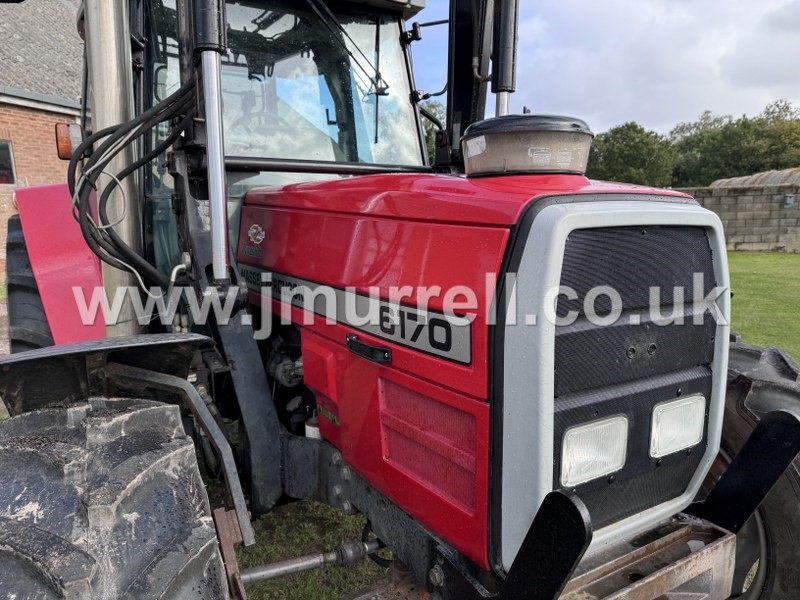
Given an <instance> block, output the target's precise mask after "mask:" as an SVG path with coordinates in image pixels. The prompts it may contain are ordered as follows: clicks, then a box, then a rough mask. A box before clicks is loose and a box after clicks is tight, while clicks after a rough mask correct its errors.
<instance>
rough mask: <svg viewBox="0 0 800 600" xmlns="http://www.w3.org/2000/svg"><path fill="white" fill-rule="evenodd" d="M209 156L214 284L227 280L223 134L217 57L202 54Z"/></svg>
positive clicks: (210, 54)
mask: <svg viewBox="0 0 800 600" xmlns="http://www.w3.org/2000/svg"><path fill="white" fill-rule="evenodd" d="M201 57H202V63H203V96H204V100H205V117H206V150H207V156H208V200H209V204H210V207H211V272H212V276H213V279H214V281H215V282H224V281H227V280H228V277H229V275H228V208H227V204H226V200H225V189H226V188H225V147H224V140H223V134H222V83H221V78H222V76H221V68H220V55H219V53H218V52H217V51H215V50H204V51H203V52H201Z"/></svg>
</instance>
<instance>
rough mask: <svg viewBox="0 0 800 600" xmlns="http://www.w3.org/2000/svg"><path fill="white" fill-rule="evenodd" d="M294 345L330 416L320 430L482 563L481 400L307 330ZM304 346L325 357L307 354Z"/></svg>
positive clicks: (484, 422) (485, 435)
mask: <svg viewBox="0 0 800 600" xmlns="http://www.w3.org/2000/svg"><path fill="white" fill-rule="evenodd" d="M302 344H303V356H304V369H305V374H306V383H307V385H309V387H310V388H311V389H312V390H313V391H314V392H315V393H316V394H317V395H318V397H319V396H322V397H323V398H324V400H323V404H322V405H323V406H324V407H325V408H326V409H328V410H331V409H330V408H329V407H330V406H331V404H332V405H333V406H334V408H333V411H335V414H336V418H337V420H338V423H334V422H332V421H331V420H329V419H328V418H325V416H324V412H323V413H322V414H321V418H320V420H319V424H320V431H321V433H322V435H323V437H325V438H326V439H328V440H330V441H331V442H332V443H334V444H336V445H337V446H338V447H339V449H340V450H341V451H342V454H343V455H344V457H345V459H346V460H347V461H348V462H349V463H350V464H351V465H353V466H354V467H355V468H356V469H357V470H358V471H359V473H361V474H362V475H363V476H365V477H366V478H367V479H368V480H369V482H370V483H371V484H372V485H374V486H375V487H376V488H377V489H379V490H381V491H382V492H383V493H384V494H386V495H387V496H388V497H389V498H390V499H392V500H393V501H394V502H395V503H397V504H398V505H399V506H401V507H402V508H403V510H405V511H406V512H408V513H409V514H410V515H411V516H413V517H414V518H415V519H417V520H418V521H420V522H421V523H422V524H423V525H425V526H426V527H428V528H430V529H431V531H434V532H436V533H437V534H438V535H441V536H442V537H443V538H444V539H445V540H447V541H448V542H449V543H450V544H452V545H453V546H454V547H455V548H457V549H458V550H460V551H461V552H463V553H464V555H466V556H468V557H469V558H470V559H472V560H473V561H475V562H476V563H477V564H478V565H480V566H482V567H483V568H488V567H489V565H488V556H487V544H488V508H487V507H488V485H489V484H488V481H489V405H488V404H487V403H486V402H483V401H479V400H475V399H473V398H470V397H469V396H466V395H464V394H459V393H454V392H452V391H450V390H447V389H446V388H444V387H442V386H439V385H435V384H432V383H428V382H425V381H423V380H421V379H418V378H416V377H413V376H412V375H408V374H405V373H402V372H401V371H399V370H398V369H395V368H392V367H391V366H387V365H378V364H376V363H372V362H370V361H368V360H365V359H363V358H360V357H358V356H355V355H353V354H351V353H349V352H348V351H347V349H346V348H344V347H343V346H342V345H341V344H337V343H335V342H332V341H329V340H327V339H325V338H323V337H321V336H318V335H316V334H315V333H312V332H311V331H309V330H308V329H304V330H303V335H302ZM309 351H310V352H309ZM307 352H309V353H310V354H312V355H315V356H317V357H318V356H320V355H321V354H322V353H325V354H327V356H329V357H330V359H331V362H329V363H328V364H327V365H326V366H323V365H325V361H318V360H312V361H311V363H308V362H306V359H305V356H306V353H307ZM328 367H332V368H331V369H330V371H328V372H326V373H320V372H319V369H320V368H323V369H327V368H328ZM330 377H335V381H333V382H332V383H331V381H330ZM317 385H332V388H327V389H319V388H317V387H316V386H317ZM331 396H333V397H335V398H336V400H335V401H334V400H332V399H331ZM333 411H331V412H333Z"/></svg>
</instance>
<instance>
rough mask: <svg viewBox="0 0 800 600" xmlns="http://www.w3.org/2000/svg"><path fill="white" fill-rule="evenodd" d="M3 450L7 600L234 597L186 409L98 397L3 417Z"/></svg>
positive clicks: (2, 556) (0, 546)
mask: <svg viewBox="0 0 800 600" xmlns="http://www.w3.org/2000/svg"><path fill="white" fill-rule="evenodd" d="M0 454H2V460H1V461H0V590H2V592H3V593H5V594H7V597H9V598H16V599H17V600H29V599H30V600H33V599H35V600H50V599H51V598H53V599H55V598H64V599H66V600H78V599H80V600H83V599H88V598H91V599H93V600H117V599H121V598H125V599H129V600H133V599H137V600H138V599H142V600H145V599H147V600H151V599H161V600H167V599H169V600H171V599H183V598H193V599H195V598H196V599H198V600H202V599H205V600H217V599H223V598H227V597H228V593H227V585H226V583H225V571H224V568H223V565H222V561H221V559H220V556H219V551H218V546H217V538H216V533H215V530H214V525H213V523H212V520H211V517H210V511H209V505H208V498H207V496H206V490H205V487H204V486H203V481H202V480H201V478H200V473H199V471H198V468H197V462H196V460H195V455H194V445H193V443H192V440H191V439H190V438H189V437H187V436H186V435H185V433H184V430H183V426H182V424H181V417H180V411H179V409H178V407H177V406H172V405H167V404H161V403H157V402H151V401H147V400H127V399H125V400H123V399H106V398H91V399H89V400H88V402H87V403H86V404H81V405H77V406H73V407H70V408H66V409H46V410H40V411H34V412H29V413H25V414H22V415H19V416H17V417H14V418H11V419H8V420H6V421H2V422H0ZM4 597H6V596H4Z"/></svg>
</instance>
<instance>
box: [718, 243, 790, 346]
mask: <svg viewBox="0 0 800 600" xmlns="http://www.w3.org/2000/svg"><path fill="white" fill-rule="evenodd" d="M728 261H729V263H730V272H731V290H732V291H733V294H734V297H733V301H732V302H731V313H732V329H733V330H734V331H737V332H738V333H740V334H741V336H742V341H744V342H747V343H749V344H755V345H757V346H777V347H779V348H782V349H784V350H786V351H787V352H789V354H791V355H792V356H793V357H794V358H795V359H800V314H799V313H800V254H780V253H755V252H731V253H729V254H728Z"/></svg>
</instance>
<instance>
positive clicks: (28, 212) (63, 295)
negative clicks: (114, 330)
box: [16, 184, 106, 344]
mask: <svg viewBox="0 0 800 600" xmlns="http://www.w3.org/2000/svg"><path fill="white" fill-rule="evenodd" d="M16 198H17V207H18V209H19V214H20V219H21V220H22V230H23V232H24V234H25V243H26V245H27V247H28V255H29V256H30V260H31V266H32V267H33V274H34V277H36V284H37V285H38V286H39V293H40V294H41V297H42V303H43V304H44V310H45V314H46V315H47V322H48V323H49V325H50V330H51V331H52V333H53V340H54V341H55V343H56V344H66V343H69V342H81V341H85V340H96V339H101V338H104V337H105V336H106V327H105V323H104V322H103V316H102V311H98V314H97V315H96V316H95V318H94V319H92V320H88V319H87V320H86V321H87V322H85V323H84V322H83V320H84V319H83V318H82V315H81V311H80V309H79V304H78V302H77V301H76V296H75V294H76V293H77V294H81V297H82V298H84V299H86V303H87V304H88V303H89V301H90V299H91V298H92V294H93V293H95V289H98V288H99V289H102V287H103V276H102V271H101V269H100V261H99V260H98V258H97V257H96V256H95V255H94V254H93V253H92V251H91V250H90V249H89V247H88V246H87V245H86V242H85V240H84V239H83V236H82V235H81V230H80V227H79V226H78V223H77V221H75V219H74V218H73V216H72V199H71V198H70V194H69V189H68V188H67V184H58V185H48V186H42V187H34V188H23V189H18V190H16Z"/></svg>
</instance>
